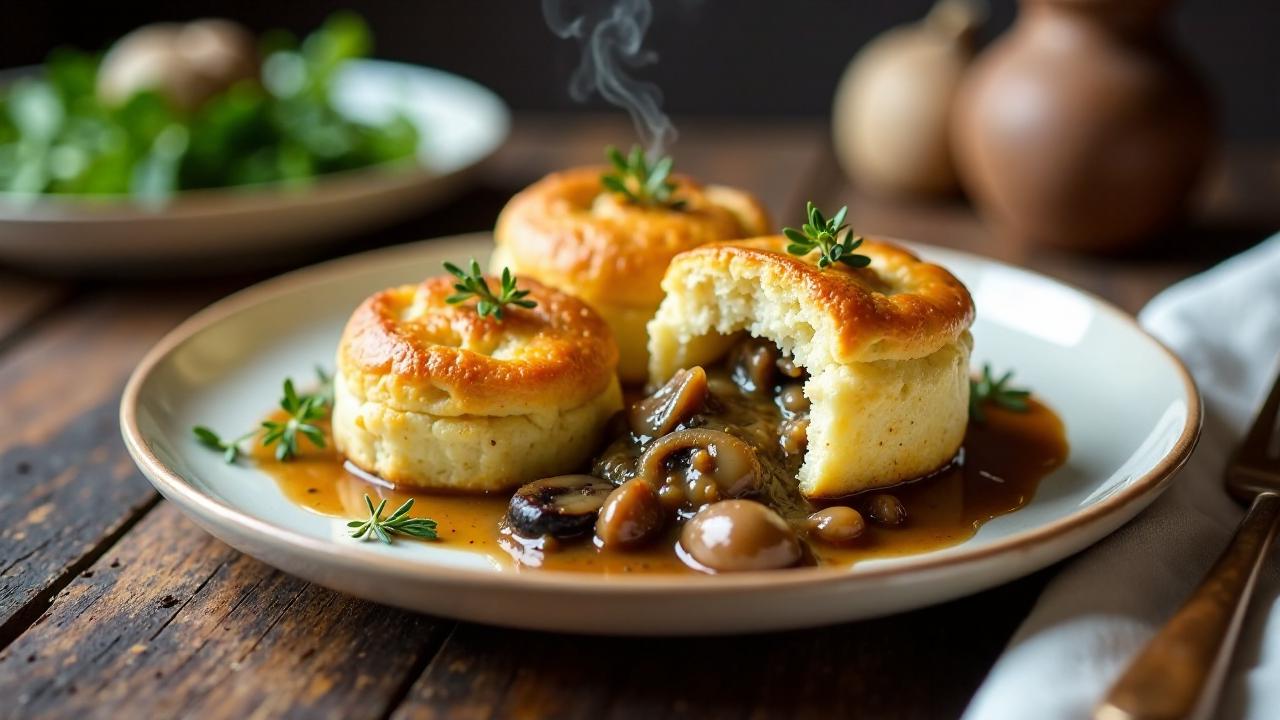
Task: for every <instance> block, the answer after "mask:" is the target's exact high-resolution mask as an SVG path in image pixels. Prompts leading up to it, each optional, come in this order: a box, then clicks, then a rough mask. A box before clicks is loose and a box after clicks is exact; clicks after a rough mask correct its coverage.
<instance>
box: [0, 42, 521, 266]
mask: <svg viewBox="0 0 1280 720" xmlns="http://www.w3.org/2000/svg"><path fill="white" fill-rule="evenodd" d="M332 101H333V103H334V106H335V108H336V109H337V110H338V111H339V112H341V113H342V114H343V115H345V116H348V117H350V118H352V119H355V120H360V121H365V122H378V121H381V120H385V119H386V118H388V117H390V116H392V115H393V114H397V113H398V114H401V115H403V116H404V117H405V118H407V119H408V120H409V121H410V122H412V123H413V125H414V126H415V127H416V128H417V130H418V134H419V136H420V138H421V141H420V144H419V147H418V152H417V158H416V162H414V161H412V160H408V159H406V160H402V161H397V162H391V163H383V164H381V165H374V166H370V167H365V168H360V169H355V170H344V171H339V172H334V173H329V174H326V175H321V176H319V177H316V178H314V180H313V181H311V182H310V183H307V184H304V185H295V186H290V185H284V184H278V183H276V184H262V185H246V186H240V187H229V188H211V189H200V190H185V191H181V192H179V193H177V194H176V195H175V196H173V197H172V198H171V199H170V200H168V201H167V202H165V203H163V204H159V205H148V204H146V203H143V202H138V201H135V200H131V199H129V198H126V197H85V196H75V195H65V196H62V195H41V196H30V195H22V196H20V195H13V194H5V193H0V262H6V263H10V264H13V265H19V266H25V267H33V268H40V269H44V270H52V271H61V272H99V273H102V272H109V273H114V272H119V271H121V270H124V269H130V270H139V269H141V270H144V271H145V270H146V269H147V268H164V269H165V271H166V272H185V273H188V274H199V273H201V272H211V271H215V270H217V269H220V268H225V267H227V266H231V265H234V266H236V267H239V268H244V267H246V266H249V265H254V264H262V263H265V262H270V261H272V260H274V259H277V258H281V257H287V256H290V255H295V254H298V252H299V251H300V250H302V249H303V248H305V247H306V246H308V245H314V244H315V243H317V242H320V241H323V240H326V239H331V238H335V237H339V236H341V235H344V234H348V235H349V234H350V233H352V232H355V231H357V230H359V229H361V228H365V227H369V226H372V225H376V224H379V223H386V222H390V221H393V220H395V219H397V218H402V217H407V216H409V215H411V214H413V213H421V212H422V211H424V210H425V209H428V208H430V207H432V206H433V205H436V204H438V203H440V202H442V201H444V200H446V199H448V197H450V195H451V194H452V193H455V192H457V191H459V190H460V189H462V187H463V186H464V183H465V182H466V180H467V178H468V176H469V175H470V174H471V173H472V172H473V171H474V170H475V169H476V168H477V167H478V166H479V165H480V163H481V162H482V161H484V160H485V159H486V158H488V157H489V156H490V155H492V154H493V153H494V152H495V151H496V150H497V149H498V147H500V146H501V145H502V142H503V141H504V140H505V139H506V136H507V133H508V131H509V128H510V123H511V120H510V113H509V111H508V110H507V108H506V105H505V104H504V103H503V102H502V100H501V99H500V98H498V96H497V95H495V94H494V93H493V92H492V91H490V90H489V89H487V88H485V87H483V86H481V85H479V84H478V83H475V82H473V81H471V80H468V79H465V78H462V77H459V76H457V75H453V74H450V73H447V72H444V71H442V70H436V69H433V68H427V67H421V66H415V65H408V64H403V63H396V62H389V61H383V60H367V59H359V60H350V61H348V62H347V63H345V64H344V66H343V67H342V68H341V69H339V70H338V72H337V75H336V76H335V78H334V80H333V93H332ZM175 264H176V265H175Z"/></svg>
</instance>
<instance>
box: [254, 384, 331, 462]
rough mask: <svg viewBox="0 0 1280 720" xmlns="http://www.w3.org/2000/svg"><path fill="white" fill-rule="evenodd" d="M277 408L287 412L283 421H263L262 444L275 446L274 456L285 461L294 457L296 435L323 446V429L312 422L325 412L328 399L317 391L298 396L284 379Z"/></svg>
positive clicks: (291, 385) (296, 449) (296, 454)
mask: <svg viewBox="0 0 1280 720" xmlns="http://www.w3.org/2000/svg"><path fill="white" fill-rule="evenodd" d="M280 409H282V410H284V411H285V412H286V413H288V414H289V417H288V418H286V419H285V420H283V421H277V420H263V421H262V429H263V430H265V431H266V432H265V433H263V435H262V445H263V446H264V447H271V446H272V445H275V446H276V459H277V460H289V459H292V458H295V457H297V456H298V435H299V434H301V435H305V436H306V437H307V438H308V439H309V440H311V442H313V443H315V445H316V447H324V431H322V430H321V429H320V428H319V427H318V426H316V425H315V424H314V421H316V420H320V419H323V418H324V416H325V415H327V414H328V412H329V405H328V400H327V398H325V397H324V396H321V395H318V394H311V395H299V394H298V393H297V391H296V390H294V388H293V381H292V380H287V379H286V380H285V381H284V397H282V398H281V399H280Z"/></svg>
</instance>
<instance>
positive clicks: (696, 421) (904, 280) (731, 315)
mask: <svg viewBox="0 0 1280 720" xmlns="http://www.w3.org/2000/svg"><path fill="white" fill-rule="evenodd" d="M791 244H792V243H791V242H789V241H788V240H787V239H786V238H783V237H770V238H759V239H755V240H749V241H740V242H735V243H729V244H714V245H708V246H704V247H701V248H697V249H694V250H690V251H687V252H684V253H681V254H679V255H677V256H676V257H675V258H674V260H673V261H672V263H671V265H670V268H669V269H668V270H667V273H666V276H665V278H664V279H663V282H662V287H663V290H664V291H665V293H666V297H665V299H664V300H663V301H662V304H661V305H660V307H659V309H658V312H657V315H656V316H655V317H654V319H653V321H652V322H651V323H650V324H649V337H650V344H649V350H650V360H649V363H650V378H651V387H654V388H655V389H654V391H653V392H652V393H651V394H649V395H648V396H646V397H642V398H640V399H638V400H635V401H634V402H632V403H631V404H630V406H629V408H628V409H627V411H626V412H625V413H623V414H621V415H620V416H619V417H617V418H615V420H614V422H613V427H612V428H611V434H612V435H613V438H614V440H613V442H612V443H611V444H610V445H609V446H608V447H607V448H606V449H605V450H604V452H603V453H601V454H600V455H599V456H598V457H597V458H596V461H595V463H594V466H593V468H592V472H591V474H590V475H579V476H566V477H562V478H554V479H551V480H544V481H540V483H542V484H541V485H539V484H537V483H535V484H533V486H526V487H525V488H524V489H522V491H521V492H520V493H517V495H516V498H514V499H513V501H512V504H511V511H510V512H509V513H508V518H507V528H506V529H507V532H508V537H510V538H511V539H512V548H513V550H515V551H516V552H517V553H523V552H527V551H528V550H529V549H530V547H532V546H534V545H536V543H537V541H538V540H539V539H541V538H546V537H548V536H552V537H561V538H564V537H571V536H573V535H577V534H582V533H584V532H585V531H586V530H587V529H588V528H589V527H592V525H593V529H594V541H595V544H596V546H597V547H599V548H601V549H603V550H605V551H611V550H617V551H624V552H625V551H628V550H632V549H635V548H638V547H643V546H644V545H646V544H647V543H651V542H655V541H657V539H658V538H660V537H662V536H664V534H667V533H668V532H669V528H670V526H672V525H682V528H681V529H680V531H679V537H678V542H677V543H676V545H675V549H676V551H677V552H678V553H679V555H680V557H681V559H682V560H684V561H685V562H686V564H688V565H690V566H691V567H694V568H696V569H699V570H704V571H709V572H725V571H738V570H763V569H771V568H777V567H788V566H792V565H797V564H801V563H804V562H806V559H807V555H808V552H807V546H806V545H805V543H804V542H803V541H802V538H805V537H807V538H810V539H813V540H815V541H817V542H823V543H827V544H832V545H840V544H845V543H848V542H852V541H855V540H856V539H857V538H858V537H859V536H860V535H861V534H862V533H863V531H864V528H865V524H866V522H867V521H868V518H866V517H864V515H863V513H862V512H860V511H859V510H857V509H855V508H854V507H852V506H851V505H850V504H845V505H834V504H833V505H830V506H826V505H825V504H824V503H823V501H833V500H837V499H840V498H846V497H848V496H851V495H854V494H856V493H861V492H863V491H866V490H871V489H875V488H880V487H885V486H892V485H897V484H900V483H903V482H906V481H910V480H915V479H919V478H922V477H925V476H927V475H930V474H932V473H935V472H938V471H939V470H941V469H942V468H944V467H946V466H948V465H950V464H951V463H952V462H953V461H954V460H955V458H956V455H957V452H958V451H959V449H960V446H961V443H962V442H963V440H964V436H965V428H966V426H967V424H968V411H969V371H968V368H969V353H970V349H971V347H972V339H971V337H970V335H969V326H970V324H971V323H972V322H973V302H972V300H971V299H970V297H969V293H968V291H967V290H966V289H965V287H964V286H963V285H962V284H961V283H960V282H959V281H958V280H957V279H956V278H954V277H953V276H952V275H951V274H950V273H948V272H947V271H946V270H944V269H942V268H940V267H938V266H936V265H931V264H928V263H925V262H923V261H921V260H920V259H919V258H917V257H916V256H914V255H912V254H911V253H909V252H907V251H906V250H903V249H901V248H899V247H897V246H895V245H891V244H888V243H882V242H868V243H866V244H862V245H861V246H860V248H861V249H860V253H862V254H861V255H860V256H859V257H858V259H857V260H856V261H854V260H852V258H848V260H847V261H846V262H833V261H832V259H831V257H830V254H828V253H827V252H826V251H824V252H823V253H803V254H799V253H798V254H794V255H793V254H790V253H788V246H789V245H791ZM795 250H796V249H795V248H792V251H793V252H795ZM834 254H835V255H836V258H835V259H836V260H839V255H840V253H839V252H838V251H837V252H835V253H834ZM824 259H825V261H824ZM602 481H604V482H602ZM815 503H816V504H815ZM861 506H862V507H863V510H865V511H866V514H867V515H869V516H870V517H869V520H870V521H872V522H877V523H880V524H883V525H890V526H892V525H897V524H900V523H902V522H903V521H904V520H905V518H906V513H907V510H906V509H905V508H904V507H903V506H902V504H901V502H900V501H899V500H898V499H897V498H896V497H894V496H892V495H887V494H885V495H879V496H873V497H870V498H867V500H866V501H865V502H862V503H861ZM592 520H594V523H592ZM531 541H532V542H531Z"/></svg>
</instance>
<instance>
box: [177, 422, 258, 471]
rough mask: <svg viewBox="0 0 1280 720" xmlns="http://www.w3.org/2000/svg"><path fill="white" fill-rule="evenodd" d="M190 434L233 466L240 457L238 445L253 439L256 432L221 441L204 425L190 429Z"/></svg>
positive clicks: (219, 437) (254, 430)
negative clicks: (220, 454) (193, 434)
mask: <svg viewBox="0 0 1280 720" xmlns="http://www.w3.org/2000/svg"><path fill="white" fill-rule="evenodd" d="M191 432H193V433H195V436H196V441H197V442H199V443H200V444H201V445H204V446H205V447H207V448H209V449H210V450H217V451H218V452H220V453H222V459H223V461H225V462H226V463H227V464H228V465H234V464H235V462H236V460H237V459H238V458H239V457H240V443H243V442H244V441H245V440H248V439H249V438H251V437H253V436H254V434H255V433H257V432H258V430H257V428H254V429H253V430H250V431H249V432H247V433H245V434H243V435H241V436H240V437H237V438H230V439H227V440H224V439H222V437H221V436H220V435H218V433H216V432H214V431H213V430H210V429H209V428H207V427H205V426H204V425H196V426H195V427H193V428H191Z"/></svg>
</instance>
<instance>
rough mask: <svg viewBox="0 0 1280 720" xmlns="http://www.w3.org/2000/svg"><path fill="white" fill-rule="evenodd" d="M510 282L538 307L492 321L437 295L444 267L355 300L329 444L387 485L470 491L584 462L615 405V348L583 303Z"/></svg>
mask: <svg viewBox="0 0 1280 720" xmlns="http://www.w3.org/2000/svg"><path fill="white" fill-rule="evenodd" d="M490 281H491V282H493V283H495V284H496V283H497V282H498V280H497V279H496V278H491V279H490ZM520 284H521V286H523V287H524V288H526V289H528V290H529V295H528V298H529V300H530V301H532V302H536V306H535V307H533V308H522V307H508V308H506V309H505V313H504V316H503V317H502V318H501V319H498V318H495V317H492V316H487V317H486V316H482V315H481V314H479V313H478V312H477V311H476V308H475V306H474V305H473V304H470V303H462V304H450V303H448V302H447V300H448V298H449V297H450V296H451V295H453V294H454V292H455V289H454V287H453V278H450V277H447V276H441V277H434V278H430V279H428V280H426V281H424V282H422V283H420V284H418V285H404V286H400V287H394V288H389V289H387V290H383V291H382V292H379V293H376V294H374V295H373V296H371V297H370V298H368V299H367V300H365V301H364V302H363V303H362V304H361V305H360V306H359V307H358V308H357V309H356V311H355V313H354V314H353V315H352V316H351V319H350V321H349V322H348V323H347V327H346V330H345V332H344V333H343V336H342V340H341V342H340V344H339V346H338V357H337V373H336V375H335V378H334V408H333V435H334V442H335V444H336V446H337V448H338V450H339V451H341V452H342V453H343V454H344V455H346V457H347V459H348V460H350V461H351V462H352V463H354V464H355V465H356V466H358V467H359V468H361V469H363V470H364V471H366V472H369V473H372V474H374V475H376V476H378V477H380V478H382V479H384V480H386V481H388V482H391V483H395V484H397V485H405V486H413V487H419V488H429V489H437V490H454V491H468V492H485V491H496V490H504V489H508V488H512V487H515V486H517V485H520V484H522V483H525V482H528V481H529V480H533V479H536V478H540V477H546V476H550V475H556V474H559V473H564V472H571V471H573V470H574V469H576V468H577V467H579V466H580V465H582V464H583V463H584V462H585V461H586V460H587V459H588V458H589V457H590V456H591V454H592V453H593V452H594V451H595V448H596V446H597V443H598V442H599V439H600V436H601V433H602V429H603V425H604V423H605V421H606V420H607V419H608V418H609V416H610V415H612V414H613V413H614V412H615V411H617V410H618V409H619V408H620V407H621V406H622V399H621V391H620V389H619V385H618V380H617V377H616V374H615V368H616V364H617V357H618V350H617V346H616V345H615V344H614V341H613V337H612V335H611V333H610V332H609V328H608V326H606V325H605V323H604V321H603V320H601V319H600V316H599V315H597V314H596V313H595V312H594V311H593V310H591V308H590V307H588V306H587V305H586V304H585V303H583V302H582V301H580V300H578V299H576V298H574V297H572V296H570V295H567V294H565V293H562V292H560V291H558V290H553V289H551V288H549V287H546V286H545V285H542V284H541V283H538V282H536V281H530V280H524V279H521V280H520Z"/></svg>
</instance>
